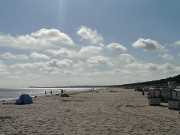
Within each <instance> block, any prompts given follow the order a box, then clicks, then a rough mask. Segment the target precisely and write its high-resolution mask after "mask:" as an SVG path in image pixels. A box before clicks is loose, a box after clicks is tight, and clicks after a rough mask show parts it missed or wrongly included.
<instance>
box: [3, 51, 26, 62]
mask: <svg viewBox="0 0 180 135" xmlns="http://www.w3.org/2000/svg"><path fill="white" fill-rule="evenodd" d="M0 56H1V57H2V58H3V59H25V60H27V59H29V57H28V56H27V55H25V54H19V55H15V54H11V53H10V52H6V53H4V54H2V55H0Z"/></svg>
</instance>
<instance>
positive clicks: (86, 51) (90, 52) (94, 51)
mask: <svg viewBox="0 0 180 135" xmlns="http://www.w3.org/2000/svg"><path fill="white" fill-rule="evenodd" d="M102 50H103V49H102V48H101V47H96V46H86V47H82V48H81V49H80V51H79V53H78V55H79V57H81V58H88V57H92V56H97V55H99V54H100V53H101V51H102Z"/></svg>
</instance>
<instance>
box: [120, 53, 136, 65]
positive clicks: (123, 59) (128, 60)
mask: <svg viewBox="0 0 180 135" xmlns="http://www.w3.org/2000/svg"><path fill="white" fill-rule="evenodd" d="M119 60H120V61H121V62H125V63H133V62H135V58H134V57H132V56H131V55H130V54H120V55H119Z"/></svg>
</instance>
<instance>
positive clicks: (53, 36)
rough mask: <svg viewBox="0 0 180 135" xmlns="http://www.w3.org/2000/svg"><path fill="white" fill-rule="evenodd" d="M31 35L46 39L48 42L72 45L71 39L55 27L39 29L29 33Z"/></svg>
mask: <svg viewBox="0 0 180 135" xmlns="http://www.w3.org/2000/svg"><path fill="white" fill-rule="evenodd" d="M31 36H33V37H36V38H40V39H42V40H46V41H48V42H50V43H57V44H69V45H73V44H74V43H73V41H72V39H71V38H70V37H69V36H68V35H66V34H65V33H62V32H60V31H59V30H57V29H41V30H39V31H37V32H34V33H31Z"/></svg>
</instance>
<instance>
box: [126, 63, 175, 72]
mask: <svg viewBox="0 0 180 135" xmlns="http://www.w3.org/2000/svg"><path fill="white" fill-rule="evenodd" d="M126 68H128V69H131V70H132V71H133V70H134V71H136V72H137V71H144V70H145V71H148V70H151V71H154V72H156V71H157V72H162V73H168V72H177V71H178V70H177V69H178V68H177V67H175V66H174V65H172V64H170V63H165V64H154V63H140V62H139V63H138V62H134V63H130V64H128V65H126Z"/></svg>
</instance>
